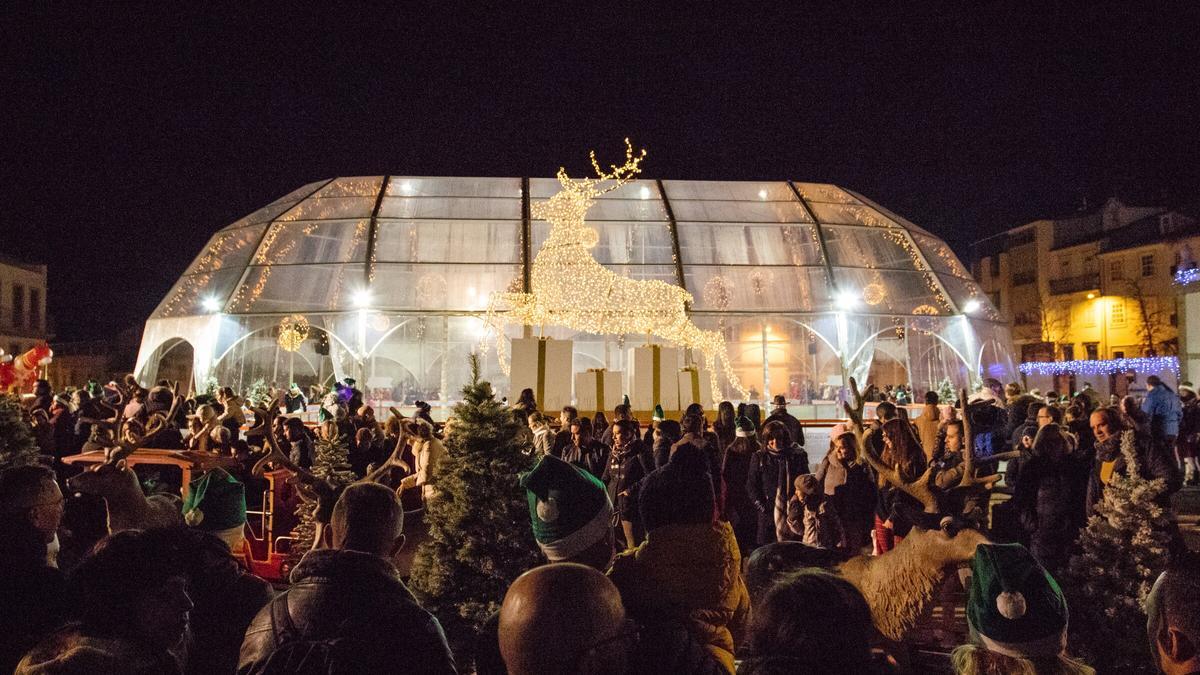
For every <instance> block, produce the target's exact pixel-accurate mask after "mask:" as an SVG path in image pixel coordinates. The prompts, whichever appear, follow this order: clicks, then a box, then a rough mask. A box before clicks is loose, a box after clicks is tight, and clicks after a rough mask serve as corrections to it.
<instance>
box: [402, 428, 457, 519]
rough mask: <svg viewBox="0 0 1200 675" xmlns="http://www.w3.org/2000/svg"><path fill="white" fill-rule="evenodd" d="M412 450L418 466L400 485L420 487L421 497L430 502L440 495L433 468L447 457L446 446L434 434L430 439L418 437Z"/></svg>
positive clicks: (405, 487)
mask: <svg viewBox="0 0 1200 675" xmlns="http://www.w3.org/2000/svg"><path fill="white" fill-rule="evenodd" d="M412 450H413V459H414V460H415V461H416V467H415V468H414V469H413V473H412V475H410V476H405V478H404V480H403V481H401V482H400V487H401V488H404V489H408V488H411V487H420V488H421V499H422V500H423V501H425V502H426V503H428V502H429V501H430V500H432V499H436V498H437V496H438V491H437V487H436V486H434V484H433V469H434V467H436V466H437V465H438V463H440V462H441V461H442V459H443V458H445V456H446V447H445V446H444V445H442V442H441V441H439V440H438V439H437V437H436V436H434V437H432V438H430V439H429V440H423V439H418V440H417V442H416V443H414V444H413V449H412Z"/></svg>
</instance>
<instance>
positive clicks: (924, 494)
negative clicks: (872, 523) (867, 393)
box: [842, 378, 1018, 514]
mask: <svg viewBox="0 0 1200 675" xmlns="http://www.w3.org/2000/svg"><path fill="white" fill-rule="evenodd" d="M850 393H851V397H852V399H853V401H854V405H853V406H851V405H850V402H846V403H843V404H842V405H843V406H844V407H845V409H846V414H847V416H848V417H849V418H850V422H851V427H852V429H853V431H854V435H855V438H856V439H857V440H858V451H859V456H860V457H862V458H863V460H864V461H866V463H867V464H869V465H870V466H871V468H872V469H874V470H875V472H876V473H877V474H879V476H880V477H881V478H883V479H884V480H886V481H887V482H888V483H889V484H891V485H892V486H893V487H895V488H896V489H898V490H900V491H902V492H904V493H905V494H907V495H909V496H911V497H912V498H913V499H916V500H917V502H918V503H920V504H921V507H922V509H923V510H924V511H925V513H930V514H937V513H943V512H944V506H945V505H944V504H942V503H941V501H942V499H943V498H945V497H946V496H947V494H946V493H948V492H950V491H952V490H971V489H976V488H980V487H982V488H984V489H989V490H990V489H991V488H992V486H993V485H995V484H996V482H997V481H999V480H1000V475H999V474H991V475H987V476H978V475H976V473H975V472H976V469H975V453H974V452H973V450H972V448H973V445H972V442H973V440H974V437H973V435H972V429H971V422H970V417H971V416H970V415H969V414H968V413H966V412H964V413H963V415H962V425H963V444H964V451H963V453H962V458H963V460H962V461H963V464H962V476H961V477H960V478H959V480H958V482H957V484H954V485H951V486H949V488H947V489H945V490H944V492H939V491H938V490H936V488H935V486H934V484H933V476H934V473H935V472H936V470H937V469H936V467H935V465H934V464H933V463H932V462H930V463H929V464H928V465H926V467H925V470H924V471H923V472H922V473H921V475H920V476H918V477H917V478H916V479H914V480H905V479H904V477H903V476H901V474H900V470H899V469H898V468H896V467H893V466H889V465H888V464H887V463H886V462H884V461H883V459H882V458H881V457H880V456H879V454H878V453H877V452H876V451H875V447H874V444H873V443H871V435H872V434H874V433H875V430H874V429H866V428H865V427H864V425H863V408H864V398H863V396H862V394H861V393H860V392H859V389H858V382H856V381H855V380H854V378H850ZM959 400H962V401H966V400H967V393H966V391H960V392H959ZM1017 454H1018V453H1001V454H998V455H996V456H995V457H994V459H996V460H1005V459H1012V458H1013V457H1015V456H1016V455H1017Z"/></svg>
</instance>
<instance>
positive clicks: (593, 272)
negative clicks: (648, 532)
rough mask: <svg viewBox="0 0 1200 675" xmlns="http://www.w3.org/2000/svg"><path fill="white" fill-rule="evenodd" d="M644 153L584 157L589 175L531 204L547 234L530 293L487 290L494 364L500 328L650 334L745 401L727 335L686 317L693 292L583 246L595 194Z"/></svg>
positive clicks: (631, 170)
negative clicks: (721, 377)
mask: <svg viewBox="0 0 1200 675" xmlns="http://www.w3.org/2000/svg"><path fill="white" fill-rule="evenodd" d="M645 157H646V151H645V150H641V151H640V152H635V151H634V149H633V145H631V144H630V142H629V139H628V138H627V139H625V163H624V164H621V165H619V166H618V165H615V164H614V165H611V166H610V168H609V170H608V171H605V170H603V169H601V168H600V163H599V161H597V160H596V153H595V152H594V151H593V152H592V153H591V154H590V159H591V163H592V168H593V169H594V170H595V172H596V177H594V178H581V179H572V178H571V177H570V176H568V175H567V171H566V169H565V168H560V169H559V170H558V182H559V184H561V185H562V189H561V190H560V191H559V192H558V193H557V194H555V195H554V196H553V197H551V198H550V199H548V200H547V201H545V202H539V203H537V204H534V205H533V207H532V212H533V216H534V217H535V218H538V219H540V220H546V221H548V222H549V223H550V226H551V227H550V236H549V237H548V238H547V239H546V241H545V242H544V243H543V244H542V248H541V250H539V251H538V254H537V257H536V258H535V259H534V261H533V266H532V269H531V270H530V272H531V273H530V292H529V293H493V294H492V297H491V302H490V303H489V305H488V312H487V318H486V323H487V326H488V330H489V332H494V334H495V337H496V351H497V353H498V355H499V357H500V358H499V361H500V366H501V368H502V369H503V370H504V372H506V373H507V372H508V360H507V356H506V353H505V347H504V325H505V324H507V323H514V324H518V325H525V326H544V325H556V326H564V327H567V328H571V329H574V330H577V331H581V332H586V333H593V334H597V335H638V334H644V335H655V336H657V337H660V338H662V339H664V340H666V341H667V342H669V343H671V344H674V345H678V346H680V347H684V348H686V349H693V350H696V351H698V352H700V353H701V354H702V355H703V357H704V362H705V367H706V368H707V370H708V371H709V373H710V376H711V384H712V391H713V393H714V395H718V392H720V391H721V389H720V385H719V381H718V379H717V365H718V363H719V364H720V366H721V367H722V369H723V371H724V373H725V377H726V378H727V379H728V380H729V383H730V385H731V386H732V387H733V388H734V389H736V390H737V391H738V392H739V393H740V394H741V395H742V397H743V398H747V397H748V396H749V393H748V392H747V391H746V390H745V388H743V387H742V385H741V382H740V381H739V380H738V377H737V375H736V374H734V372H733V369H732V367H731V366H730V364H729V355H728V353H727V352H726V348H725V338H724V337H723V336H722V335H721V333H720V332H717V331H706V330H701V329H700V328H699V327H698V326H696V325H695V324H694V323H693V322H692V320H691V319H690V318H689V317H688V315H687V309H688V307H689V306H690V305H691V303H692V301H693V298H692V294H691V293H688V292H687V291H686V290H684V289H683V288H681V287H679V286H676V285H674V284H668V283H666V282H663V281H658V280H655V279H629V278H627V277H622V276H620V275H618V274H617V273H615V272H613V271H612V270H610V269H608V268H606V267H604V266H603V265H601V264H600V263H599V262H597V261H596V259H595V258H594V257H593V256H592V253H591V251H590V250H589V249H591V248H592V247H594V246H595V245H596V244H597V242H598V241H599V235H598V234H597V232H596V230H594V229H592V228H590V227H588V226H587V224H586V221H585V216H586V215H587V211H588V209H590V208H591V207H592V205H593V204H595V199H596V198H597V197H599V196H600V195H602V194H604V193H606V192H611V191H613V190H616V189H617V188H620V187H621V186H622V185H625V184H626V183H627V182H629V181H630V180H632V179H633V178H634V177H635V176H637V175H638V174H639V173H641V163H642V160H643V159H644V158H645Z"/></svg>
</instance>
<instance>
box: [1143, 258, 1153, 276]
mask: <svg viewBox="0 0 1200 675" xmlns="http://www.w3.org/2000/svg"><path fill="white" fill-rule="evenodd" d="M1142 276H1144V277H1152V276H1154V255H1153V254H1151V255H1144V256H1142Z"/></svg>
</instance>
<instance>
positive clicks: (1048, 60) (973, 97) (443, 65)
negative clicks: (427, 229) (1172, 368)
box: [0, 3, 1200, 338]
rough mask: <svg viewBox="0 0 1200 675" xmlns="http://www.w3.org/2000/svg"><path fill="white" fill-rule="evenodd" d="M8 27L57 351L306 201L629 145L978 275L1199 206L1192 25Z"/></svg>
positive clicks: (3, 124) (15, 183) (699, 16)
mask: <svg viewBox="0 0 1200 675" xmlns="http://www.w3.org/2000/svg"><path fill="white" fill-rule="evenodd" d="M12 4H16V3H12ZM12 4H9V5H6V6H5V7H4V8H3V9H0V17H2V22H3V23H2V25H0V30H2V35H0V41H2V43H3V45H2V46H0V93H2V94H3V95H2V97H0V115H2V117H0V135H2V136H0V138H2V142H3V146H2V148H3V152H2V153H0V158H2V160H0V179H2V180H0V252H2V253H6V254H8V255H12V256H15V257H19V258H22V259H25V260H28V261H32V262H44V263H47V264H49V265H50V292H49V301H50V308H49V311H50V315H51V316H52V318H53V320H54V322H55V327H56V331H57V333H58V335H59V336H60V338H86V337H92V336H95V337H107V336H109V335H111V334H112V333H114V332H115V331H117V330H120V329H123V328H126V327H129V326H133V325H139V324H140V323H141V322H142V321H144V320H145V318H146V316H147V315H148V314H149V312H150V311H151V310H152V309H153V308H154V306H155V305H156V304H157V303H158V302H159V300H160V299H161V298H162V296H163V295H164V294H165V293H166V291H167V290H168V289H169V287H170V286H171V284H172V282H173V281H174V280H175V279H176V278H177V277H178V276H179V274H181V273H182V272H183V270H184V268H185V267H186V266H187V264H188V263H189V262H190V261H191V260H192V258H193V257H194V256H195V255H196V254H197V252H198V251H199V250H200V248H201V247H202V246H203V244H204V243H205V241H206V240H207V239H208V238H209V236H210V235H211V234H212V233H213V232H215V231H216V230H218V229H220V228H221V227H223V226H224V225H226V224H228V223H230V222H232V221H234V220H236V219H237V218H238V217H240V216H242V215H245V214H246V213H248V212H250V211H252V210H254V209H256V208H257V207H259V206H262V205H264V204H266V203H268V202H270V201H271V200H273V199H275V198H276V197H278V196H281V195H283V194H285V193H287V192H289V191H291V190H292V189H294V188H296V187H299V186H300V185H302V184H304V183H308V182H311V181H314V180H317V179H321V178H328V177H332V176H350V175H377V174H384V173H391V174H411V175H462V176H521V175H533V176H549V175H552V174H553V172H554V170H555V169H556V168H557V167H558V166H559V165H560V164H563V163H566V164H567V166H568V167H569V168H573V169H574V172H575V173H582V171H583V170H584V168H585V167H586V152H587V150H589V149H591V148H596V149H598V150H599V151H600V152H601V156H602V157H603V156H604V155H605V153H608V154H609V155H611V156H613V157H614V158H615V157H616V156H617V155H618V154H619V153H620V151H621V139H622V138H623V137H624V136H630V137H631V138H632V139H633V141H634V143H635V144H637V145H641V146H645V147H646V148H648V150H649V156H648V158H647V161H646V164H645V169H646V171H645V175H646V176H648V177H653V178H678V179H703V178H712V179H731V180H732V179H785V178H790V179H796V180H811V181H826V182H833V183H838V184H841V185H844V186H846V187H850V188H852V189H855V190H858V191H860V192H862V193H863V194H865V195H867V196H868V197H870V198H872V199H874V200H876V201H878V202H880V203H881V204H883V205H884V206H887V207H888V208H890V209H892V210H894V211H897V212H898V213H900V214H902V215H905V216H906V217H908V218H909V219H911V220H913V221H914V222H916V223H918V224H920V225H923V226H924V227H926V228H927V229H929V230H931V231H933V232H934V233H937V234H939V235H940V236H942V237H944V238H946V239H947V240H948V241H949V242H950V243H951V244H952V245H953V246H954V247H955V249H956V250H957V251H958V252H959V254H960V255H962V256H963V257H964V258H965V257H966V256H967V255H968V254H969V246H970V243H971V242H972V241H973V240H975V239H978V238H980V237H982V236H986V235H987V234H991V233H994V232H996V231H999V230H1001V229H1004V228H1007V227H1012V226H1014V225H1018V224H1021V223H1023V222H1027V221H1029V220H1032V219H1035V218H1039V217H1053V216H1061V215H1066V214H1069V213H1072V212H1074V211H1077V210H1078V209H1079V208H1080V206H1081V205H1082V204H1083V203H1084V200H1085V199H1086V200H1088V203H1089V204H1091V205H1093V206H1094V205H1097V204H1099V203H1101V202H1102V201H1103V200H1104V199H1105V198H1106V197H1107V196H1108V195H1114V194H1115V195H1118V196H1120V197H1122V198H1123V199H1125V200H1127V201H1129V202H1133V203H1168V204H1180V203H1184V202H1192V201H1196V199H1197V198H1198V197H1200V189H1198V186H1200V168H1198V167H1200V136H1198V132H1200V111H1198V109H1197V108H1198V106H1200V103H1198V101H1200V88H1198V87H1197V85H1198V84H1200V46H1198V45H1200V41H1198V39H1197V28H1198V27H1200V10H1197V9H1192V10H1187V12H1186V13H1182V12H1183V11H1184V10H1180V11H1179V12H1176V11H1174V10H1172V11H1170V12H1168V11H1166V10H1162V11H1161V13H1159V12H1155V11H1153V10H1151V11H1145V12H1135V11H1133V9H1134V8H1137V7H1141V6H1142V5H1141V4H1140V3H1128V8H1125V7H1122V6H1121V5H1112V6H1100V5H1097V4H1095V3H1087V4H1086V5H1085V6H1086V7H1087V9H1086V10H1082V11H1077V12H1067V11H1065V10H1060V13H1058V14H1047V15H1031V14H1029V13H1026V12H1025V11H1022V10H1021V9H1019V8H1014V7H1011V6H1008V5H1002V4H999V3H990V4H988V5H986V7H984V8H982V9H977V8H976V7H975V6H974V5H975V4H976V3H959V4H960V5H962V8H961V9H955V10H954V11H955V12H961V13H947V11H941V9H942V8H928V9H924V8H923V9H915V8H913V7H907V8H900V7H896V6H888V7H887V8H885V9H883V10H879V9H876V10H873V11H874V12H876V13H866V12H858V13H856V12H853V11H850V10H849V9H846V8H844V7H843V6H842V5H841V4H840V3H838V5H837V9H836V10H830V9H817V8H804V7H797V8H795V9H794V10H789V11H788V12H786V13H784V12H781V11H780V10H779V9H778V8H775V7H773V6H772V5H773V4H775V3H757V4H750V3H746V4H742V5H739V6H737V7H727V8H725V9H722V10H721V11H722V12H723V13H722V14H717V13H714V12H715V11H716V10H713V9H710V5H709V4H707V3H695V4H691V5H689V7H690V9H688V10H686V11H682V12H679V13H666V12H656V11H653V10H652V9H651V8H650V7H649V4H648V3H643V4H637V5H629V6H628V7H630V8H631V9H628V10H626V9H624V6H618V5H612V6H609V7H605V8H604V10H605V11H599V10H597V11H595V12H594V13H591V14H586V15H585V14H578V13H574V12H578V11H579V10H572V13H571V14H564V13H563V12H564V10H563V9H561V8H559V7H558V6H557V5H551V4H549V3H546V4H545V6H544V7H543V6H542V5H543V3H536V4H537V5H538V9H537V10H536V11H534V10H522V11H521V12H515V11H500V10H494V11H482V10H477V9H475V7H476V5H478V6H482V3H472V4H467V3H464V4H462V5H456V6H455V7H454V8H453V9H454V10H456V11H450V9H448V8H447V5H449V4H450V3H437V4H433V5H430V6H428V7H424V8H418V6H416V5H413V6H411V8H410V9H407V10H406V11H403V12H397V13H394V14H389V15H384V14H376V13H374V12H372V11H368V10H367V9H364V8H361V7H360V8H357V9H356V10H354V11H347V10H334V9H330V8H328V7H324V8H322V9H321V10H320V11H317V12H314V13H313V14H308V15H295V14H286V13H280V12H278V11H274V10H273V9H269V8H268V5H267V3H244V4H247V5H250V4H254V5H256V6H255V7H252V8H243V9H240V10H237V11H236V13H234V12H230V13H225V14H219V13H216V12H215V11H213V10H211V9H210V8H209V7H208V6H207V3H190V4H189V5H184V4H182V3H171V4H172V6H171V7H170V8H168V9H164V8H163V7H161V6H159V5H158V4H155V5H147V6H146V7H142V8H135V7H133V6H132V4H131V3H110V4H111V5H113V6H112V7H106V8H102V9H97V7H98V5H93V6H92V8H91V9H90V10H87V11H85V10H83V9H81V7H82V5H75V4H74V3H43V5H46V6H50V7H49V8H46V7H42V8H40V11H39V12H37V13H35V12H31V11H29V9H28V8H27V7H14V6H12ZM161 4H163V5H165V4H167V3H161ZM531 4H535V3H531ZM606 4H607V3H606ZM731 4H732V3H731ZM116 5H121V6H120V7H117V6H116ZM563 6H564V7H565V5H563ZM588 6H589V7H591V6H592V5H588ZM957 6H958V5H955V7H957ZM968 6H969V10H970V11H967V7H968ZM406 7H409V6H407V5H406ZM680 7H683V6H682V5H680ZM947 7H949V5H947ZM1147 7H1153V6H1147ZM1192 7H1193V8H1196V7H1197V6H1196V5H1194V4H1193V5H1192ZM614 8H615V9H614ZM879 11H885V12H890V14H879V13H877V12H879Z"/></svg>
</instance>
